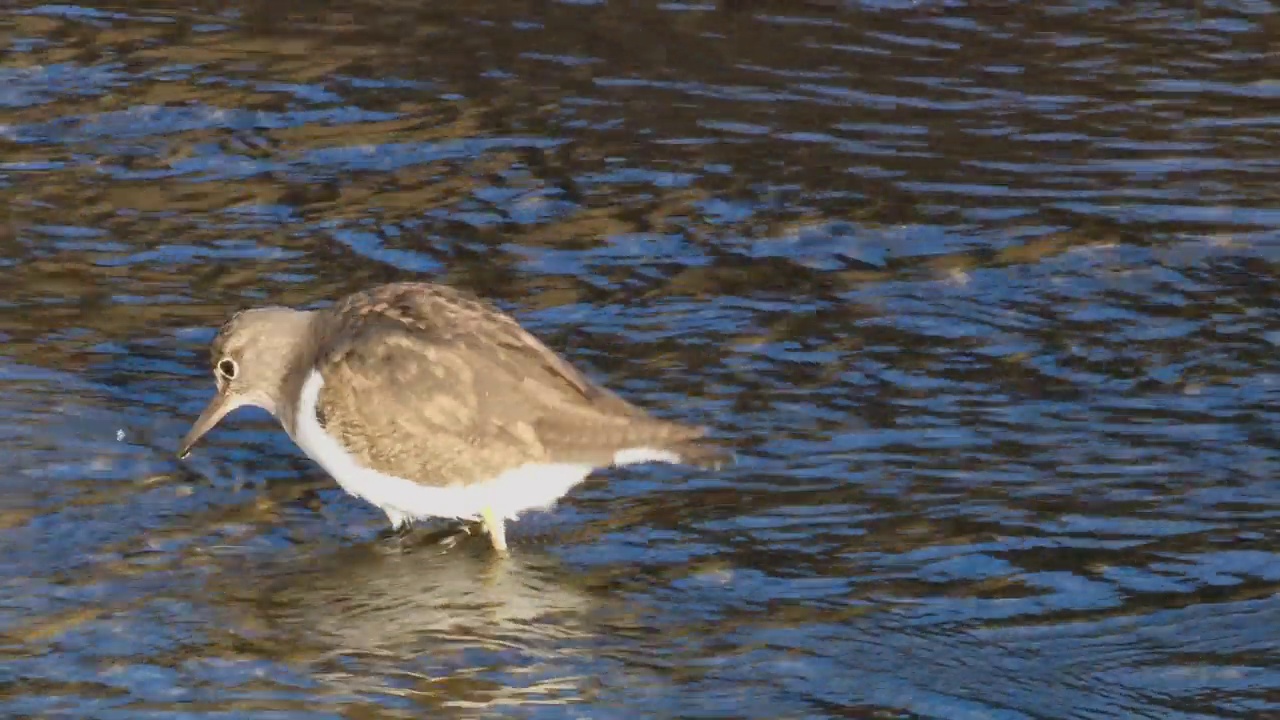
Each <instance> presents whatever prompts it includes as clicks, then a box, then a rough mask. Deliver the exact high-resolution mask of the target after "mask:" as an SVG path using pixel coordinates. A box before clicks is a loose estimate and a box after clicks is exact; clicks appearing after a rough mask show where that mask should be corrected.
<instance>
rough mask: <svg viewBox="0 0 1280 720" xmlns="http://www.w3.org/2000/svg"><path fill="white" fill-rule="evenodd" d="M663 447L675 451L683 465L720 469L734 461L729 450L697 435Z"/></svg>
mask: <svg viewBox="0 0 1280 720" xmlns="http://www.w3.org/2000/svg"><path fill="white" fill-rule="evenodd" d="M664 449H665V450H669V451H671V452H673V453H675V454H676V455H677V456H678V457H679V458H680V462H681V463H684V464H685V465H693V466H696V467H700V468H707V469H709V470H720V469H723V468H726V467H729V466H731V465H733V464H734V462H736V459H735V458H734V455H733V453H732V452H731V451H729V450H726V449H725V448H722V447H719V446H717V445H715V444H713V443H712V442H711V441H710V440H707V439H706V438H700V437H699V438H692V439H689V440H683V441H680V442H676V443H669V444H667V445H666V446H665V447H664Z"/></svg>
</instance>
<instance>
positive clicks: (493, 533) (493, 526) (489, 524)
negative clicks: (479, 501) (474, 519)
mask: <svg viewBox="0 0 1280 720" xmlns="http://www.w3.org/2000/svg"><path fill="white" fill-rule="evenodd" d="M480 517H481V519H482V520H484V529H485V531H486V532H488V533H489V540H490V542H492V543H493V549H494V550H497V551H498V552H499V553H501V554H502V555H506V554H507V533H506V530H505V529H504V528H503V527H502V516H500V515H498V514H497V513H495V512H494V511H493V508H491V507H486V508H485V509H483V510H481V511H480Z"/></svg>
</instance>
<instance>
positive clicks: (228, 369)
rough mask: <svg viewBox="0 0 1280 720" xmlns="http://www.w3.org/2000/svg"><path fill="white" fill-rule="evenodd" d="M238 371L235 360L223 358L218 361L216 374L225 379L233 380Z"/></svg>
mask: <svg viewBox="0 0 1280 720" xmlns="http://www.w3.org/2000/svg"><path fill="white" fill-rule="evenodd" d="M238 372H240V367H239V366H238V365H236V361H235V360H232V359H231V358H223V359H221V360H219V361H218V374H219V375H221V376H222V377H224V378H226V379H227V380H235V379H236V373H238Z"/></svg>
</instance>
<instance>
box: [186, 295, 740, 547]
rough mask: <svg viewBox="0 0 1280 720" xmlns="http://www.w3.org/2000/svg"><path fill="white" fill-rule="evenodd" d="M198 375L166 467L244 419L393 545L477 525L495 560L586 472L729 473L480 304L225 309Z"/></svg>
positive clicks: (724, 454) (449, 299)
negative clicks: (659, 468) (205, 396)
mask: <svg viewBox="0 0 1280 720" xmlns="http://www.w3.org/2000/svg"><path fill="white" fill-rule="evenodd" d="M210 362H211V366H212V372H213V376H214V381H215V384H216V387H217V392H216V394H215V395H214V397H213V399H212V400H211V401H210V402H209V403H208V405H207V406H206V407H205V408H204V411H203V412H201V413H200V415H199V417H198V418H197V419H196V420H195V422H194V423H193V424H192V426H191V429H190V431H189V432H188V433H187V434H186V436H185V437H184V438H183V439H182V441H181V445H180V447H179V450H178V456H179V458H186V457H187V456H188V455H189V454H190V452H191V449H192V447H193V446H194V445H195V444H196V443H197V441H199V440H200V438H201V437H203V436H204V435H205V434H206V433H208V432H209V431H210V430H211V429H213V428H214V427H215V426H216V425H217V424H218V423H219V422H220V421H221V420H222V419H223V418H224V417H225V416H226V415H227V414H228V413H230V412H231V411H232V410H235V409H236V408H240V407H244V406H256V407H259V408H262V409H265V410H266V411H267V412H269V413H271V415H273V416H274V417H275V418H276V419H277V420H278V421H279V423H280V425H281V426H282V427H283V428H284V431H285V432H286V433H287V434H288V435H289V437H290V438H291V439H292V440H293V442H294V443H295V444H296V445H297V446H298V447H299V448H300V449H301V450H302V452H303V453H304V454H305V455H307V456H308V457H309V458H310V459H311V460H313V461H314V462H315V463H316V464H318V465H319V466H320V467H321V468H322V469H323V470H324V471H325V472H327V473H328V474H329V475H330V476H332V477H333V479H334V480H335V481H337V483H338V485H339V486H341V488H342V489H343V490H345V491H346V492H347V493H348V494H350V495H353V496H355V497H357V498H361V499H363V500H364V501H366V502H368V503H371V504H372V505H374V506H376V507H378V508H380V509H381V510H382V512H383V513H385V514H386V516H387V519H388V521H389V522H390V524H391V527H392V528H393V529H394V530H397V531H400V530H404V529H406V528H408V527H409V526H411V524H412V523H413V522H414V521H419V520H425V519H429V518H443V519H451V520H459V521H463V522H471V523H476V522H478V523H480V524H481V525H482V527H483V530H484V532H485V534H486V535H487V536H488V539H489V541H490V544H491V545H492V547H493V549H494V550H495V551H496V552H498V553H500V554H504V555H505V554H508V553H509V550H508V543H507V539H506V525H505V524H506V522H508V521H513V520H516V519H518V518H519V517H520V516H521V515H522V514H524V513H525V512H527V511H534V510H547V509H550V508H552V507H553V506H554V505H555V504H556V503H557V502H558V501H559V500H560V499H561V498H562V497H564V496H565V495H566V494H567V493H568V492H569V491H570V490H571V489H573V488H574V487H575V486H577V485H578V484H580V483H581V482H583V481H584V480H586V479H587V477H588V476H589V475H590V474H591V473H592V472H593V471H595V470H597V469H600V468H604V467H609V466H624V465H634V464H638V463H647V462H665V463H676V464H686V465H694V466H700V467H705V468H720V467H723V466H725V465H726V464H728V463H730V462H732V460H733V455H732V453H731V452H729V451H727V450H725V449H723V448H721V447H719V446H718V445H717V444H715V443H713V442H712V441H711V440H709V438H708V429H707V428H705V427H701V426H694V425H688V424H684V423H681V422H677V421H673V420H666V419H662V418H659V417H656V416H654V415H652V414H651V413H649V412H648V411H647V410H645V409H643V408H641V407H639V406H637V405H635V404H632V403H631V402H629V401H627V400H625V399H623V398H622V397H620V396H619V395H617V394H616V393H614V392H612V391H610V390H608V389H607V388H605V387H603V386H601V385H600V384H598V383H596V382H594V381H592V380H591V379H589V378H588V377H587V376H586V375H585V374H584V373H582V372H581V371H579V370H577V369H576V368H574V367H573V366H572V365H571V364H570V363H569V362H568V361H566V360H565V359H564V358H562V357H561V356H560V355H559V354H557V353H556V352H554V351H553V350H551V349H550V348H548V347H547V346H546V345H545V344H544V343H543V342H542V341H541V340H539V339H538V338H537V337H535V336H534V335H533V334H532V333H530V332H529V331H527V330H526V329H524V328H523V327H521V325H520V324H519V323H518V322H517V321H516V320H515V319H514V318H513V317H512V316H511V315H509V314H507V313H505V312H503V311H502V310H500V309H499V308H498V307H497V306H495V305H494V304H493V303H491V302H489V301H487V300H484V299H482V298H480V297H478V296H477V295H475V294H472V293H470V292H468V291H465V290H462V289H460V288H456V287H452V286H449V285H444V284H437V283H430V282H399V283H390V284H385V285H380V286H376V287H372V288H370V289H367V290H363V291H360V292H356V293H353V294H351V295H348V296H346V297H344V298H341V299H339V300H338V301H336V302H334V303H333V304H332V305H330V306H328V307H326V308H322V309H318V310H300V309H294V308H290V307H283V306H266V307H259V308H251V309H246V310H241V311H239V312H237V313H235V314H234V315H232V316H231V318H230V319H229V320H227V322H226V323H225V324H224V325H222V327H221V328H220V329H219V331H218V333H217V335H216V336H215V338H214V339H213V342H212V344H211V346H210Z"/></svg>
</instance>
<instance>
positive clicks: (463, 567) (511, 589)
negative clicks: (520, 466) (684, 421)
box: [234, 534, 596, 656]
mask: <svg viewBox="0 0 1280 720" xmlns="http://www.w3.org/2000/svg"><path fill="white" fill-rule="evenodd" d="M515 550H516V551H515V552H513V554H512V555H511V556H510V557H506V558H502V557H499V556H496V555H495V554H494V553H492V552H491V551H490V550H489V549H488V548H487V547H486V546H485V545H484V542H483V538H482V537H476V536H467V535H465V534H462V535H454V536H447V537H446V536H445V535H444V534H435V535H429V536H426V537H425V538H416V539H415V541H414V544H413V546H412V547H410V548H408V549H405V548H402V547H400V540H399V539H398V538H381V539H379V540H377V541H374V542H370V543H362V544H360V545H358V546H353V547H346V548H342V549H339V550H336V551H335V550H333V549H332V547H330V548H329V549H327V550H316V551H311V552H309V554H308V555H306V556H304V557H301V558H300V557H298V556H296V555H295V556H293V557H292V558H290V559H289V560H287V561H286V560H284V559H280V560H278V561H276V562H274V563H273V564H272V566H270V567H264V568H258V569H257V570H256V571H255V572H261V573H263V575H265V577H263V578H262V579H261V580H260V581H258V582H256V583H254V585H255V586H256V587H255V589H254V590H244V589H241V590H239V591H234V594H235V595H238V596H240V598H241V599H242V600H248V601H249V602H250V605H251V606H252V607H253V608H255V610H254V612H255V614H257V615H258V618H257V619H258V621H259V622H265V623H267V624H268V625H269V626H271V627H272V628H273V629H275V630H277V631H279V632H280V633H281V634H282V635H283V636H292V637H295V638H297V639H298V640H299V641H301V642H303V643H304V644H308V645H310V644H313V643H316V642H319V643H322V644H324V645H327V646H329V649H330V650H336V651H340V652H345V651H354V652H371V653H378V654H384V653H394V654H397V655H401V656H413V655H416V654H420V653H424V652H431V651H432V649H433V646H438V645H439V644H440V643H447V644H450V645H454V644H457V643H464V644H467V645H470V646H472V647H487V648H498V647H511V646H512V645H513V644H514V645H517V646H524V647H530V648H533V647H537V646H538V645H540V644H541V643H542V642H544V641H546V640H548V639H551V638H557V639H564V638H565V637H566V633H567V634H569V635H572V634H574V633H586V632H588V631H587V630H586V629H585V620H584V618H585V615H586V614H587V613H588V612H589V610H590V608H591V606H592V605H593V604H594V603H595V602H596V599H595V598H593V597H591V596H590V595H589V594H588V593H587V592H585V591H583V590H582V589H579V588H575V587H573V586H572V585H571V584H569V583H568V582H567V580H568V578H567V576H566V574H565V573H564V571H563V570H561V569H560V568H559V565H558V563H557V561H556V560H555V558H553V557H551V556H550V555H548V554H546V553H545V552H542V551H540V550H539V549H538V548H537V547H536V546H533V547H524V548H515Z"/></svg>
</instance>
